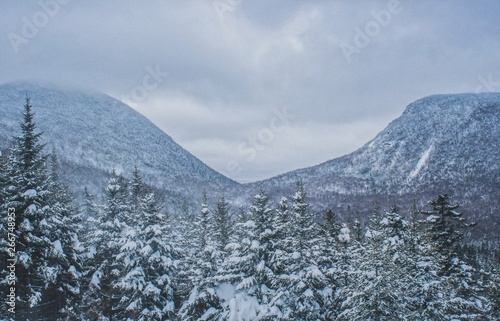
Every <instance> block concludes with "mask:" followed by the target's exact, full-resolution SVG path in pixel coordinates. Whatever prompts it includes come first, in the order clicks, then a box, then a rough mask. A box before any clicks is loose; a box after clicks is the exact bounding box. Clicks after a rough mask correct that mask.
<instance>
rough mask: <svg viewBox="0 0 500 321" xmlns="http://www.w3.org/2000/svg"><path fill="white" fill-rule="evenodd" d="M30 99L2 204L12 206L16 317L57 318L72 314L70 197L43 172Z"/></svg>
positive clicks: (74, 265) (74, 267) (74, 243)
mask: <svg viewBox="0 0 500 321" xmlns="http://www.w3.org/2000/svg"><path fill="white" fill-rule="evenodd" d="M33 117H34V114H33V112H32V106H31V104H30V99H29V98H28V97H27V98H26V104H25V105H24V112H23V122H22V123H21V135H20V136H18V137H16V138H15V146H14V147H13V148H12V149H11V153H10V155H9V159H8V165H7V173H8V179H7V184H8V186H9V188H8V189H7V195H6V197H5V203H4V204H3V206H4V207H5V208H13V209H14V210H15V223H16V224H15V228H13V230H12V233H13V234H14V235H15V236H16V237H15V245H16V252H17V253H16V257H17V265H16V277H17V282H16V290H17V293H16V295H17V298H18V301H17V306H16V318H17V319H19V320H28V319H31V320H34V319H37V320H61V319H66V318H71V317H72V315H74V313H75V312H74V309H73V305H74V302H75V301H74V298H75V296H76V295H77V294H78V293H79V277H80V272H79V269H80V266H79V256H78V253H77V251H76V250H75V248H77V247H78V237H77V232H78V219H77V217H76V216H75V215H76V211H75V207H74V206H73V205H72V204H71V196H70V194H69V192H68V191H67V189H65V188H63V187H62V184H60V182H59V181H58V179H57V171H56V168H57V167H56V163H55V162H54V168H53V169H52V173H51V175H50V176H49V175H48V173H47V168H46V162H47V155H44V154H43V147H44V145H42V144H40V142H39V141H40V137H41V135H42V134H41V133H37V132H36V124H35V123H34V121H33Z"/></svg>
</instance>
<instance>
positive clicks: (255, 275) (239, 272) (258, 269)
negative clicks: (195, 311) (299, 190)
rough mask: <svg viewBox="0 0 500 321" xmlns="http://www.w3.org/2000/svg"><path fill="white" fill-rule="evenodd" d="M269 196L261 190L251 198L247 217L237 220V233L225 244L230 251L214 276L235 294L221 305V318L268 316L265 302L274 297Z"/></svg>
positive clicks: (243, 318) (271, 213)
mask: <svg viewBox="0 0 500 321" xmlns="http://www.w3.org/2000/svg"><path fill="white" fill-rule="evenodd" d="M268 200H269V198H268V196H267V195H266V194H265V193H264V192H263V191H262V190H261V191H260V192H259V193H258V194H257V195H255V197H254V198H253V204H252V206H251V207H250V219H249V220H248V221H247V222H245V223H239V224H238V227H237V229H236V231H237V235H236V237H235V238H234V239H233V240H232V242H231V243H229V244H228V245H227V246H226V249H228V250H229V255H228V257H227V258H226V260H224V263H223V265H222V266H221V268H220V269H219V271H218V275H217V276H216V277H215V280H216V281H217V282H219V283H221V284H228V285H231V286H233V287H234V291H235V292H234V296H233V298H231V299H230V300H229V302H228V304H227V305H226V306H223V309H224V310H223V312H222V314H221V319H222V320H245V319H248V320H252V319H255V318H257V317H259V319H263V318H265V317H270V315H272V314H274V313H276V311H274V310H273V311H268V309H267V307H266V305H267V304H268V303H269V302H270V299H271V298H272V297H273V290H272V278H273V275H272V269H271V262H270V260H271V257H272V256H273V255H272V250H270V249H271V247H272V243H271V242H270V240H271V239H272V234H273V231H272V230H271V222H272V221H273V218H272V215H273V210H272V209H271V207H270V206H269V205H268Z"/></svg>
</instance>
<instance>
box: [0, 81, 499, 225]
mask: <svg viewBox="0 0 500 321" xmlns="http://www.w3.org/2000/svg"><path fill="white" fill-rule="evenodd" d="M26 95H28V96H30V97H31V99H32V105H33V110H34V112H35V121H36V123H37V124H38V127H39V129H40V130H41V131H43V132H44V135H43V139H44V140H45V142H47V144H48V146H47V149H46V152H50V151H51V149H52V148H54V149H55V150H56V152H57V154H58V156H59V159H60V161H61V162H62V166H61V170H62V175H61V176H62V177H63V179H65V181H66V182H67V183H68V184H69V185H70V187H71V188H72V190H73V191H75V192H76V193H79V192H80V191H81V190H82V189H83V187H84V186H87V187H89V188H91V189H92V190H94V191H95V192H99V191H100V190H101V189H102V188H103V187H104V186H105V183H106V180H107V177H108V176H109V172H110V171H111V170H112V169H113V168H115V169H116V170H117V171H119V172H123V173H124V174H125V175H127V176H130V174H131V173H132V170H133V168H134V166H138V167H139V168H140V170H141V172H142V174H143V176H145V180H146V181H147V182H149V183H150V184H152V185H154V186H157V187H158V188H160V189H163V190H165V191H166V192H167V195H171V196H174V197H171V199H176V200H177V203H178V202H179V201H178V200H179V199H183V198H184V197H185V198H186V199H187V200H188V202H190V203H192V202H195V201H196V202H197V201H198V200H199V197H200V194H201V191H202V190H203V189H206V190H207V192H209V194H210V195H209V196H210V197H217V196H220V195H222V194H226V196H227V199H228V200H230V201H233V204H234V206H233V208H234V209H235V211H236V207H237V206H238V204H243V203H246V202H248V201H249V200H250V199H251V196H252V195H254V194H255V193H256V192H257V191H258V189H259V188H261V187H263V188H264V189H265V190H266V191H267V192H269V193H270V194H271V195H272V196H275V197H276V198H277V197H281V196H283V195H284V196H287V195H291V194H292V193H293V190H294V188H295V183H296V182H297V181H298V180H302V181H303V183H304V185H305V187H306V190H307V192H308V197H309V202H310V203H311V204H312V206H313V208H314V209H315V210H323V209H325V208H333V209H335V210H337V211H338V212H339V214H340V215H350V213H352V212H350V211H352V210H353V209H359V210H361V211H368V210H369V208H370V206H371V202H372V201H373V200H374V199H378V200H379V201H381V203H382V205H383V206H388V204H390V203H391V202H398V204H400V205H405V204H407V203H408V202H409V201H410V200H411V199H414V198H415V199H417V200H421V201H422V200H426V199H429V198H431V197H433V196H434V195H436V194H437V193H442V192H446V193H449V194H450V195H451V196H452V197H453V199H456V200H457V201H459V202H460V203H461V204H462V206H463V207H464V208H465V210H467V211H468V212H470V211H471V210H472V209H474V211H475V216H476V218H477V217H481V218H482V219H486V218H487V217H490V216H491V217H495V219H496V221H497V223H500V215H498V209H499V208H500V205H499V203H500V202H499V200H500V195H499V190H500V146H499V145H500V144H499V138H500V126H499V124H500V94H499V93H484V94H459V95H436V96H430V97H426V98H423V99H420V100H418V101H416V102H414V103H412V104H410V105H409V106H408V107H407V108H406V110H405V111H404V113H403V115H402V116H401V117H399V118H397V119H396V120H394V121H393V122H392V123H390V124H389V125H388V126H387V128H386V129H384V130H383V131H382V132H381V133H380V134H378V135H377V136H376V137H375V138H374V139H373V140H371V141H370V142H368V143H367V144H366V145H364V146H363V147H361V148H360V149H358V150H357V151H355V152H353V153H351V154H349V155H345V156H343V157H340V158H336V159H333V160H330V161H327V162H325V163H322V164H320V165H317V166H313V167H309V168H304V169H299V170H296V171H292V172H289V173H285V174H282V175H279V176H276V177H273V178H270V179H268V180H264V181H260V182H256V183H250V184H244V185H242V184H238V183H236V182H234V181H232V180H230V179H229V178H227V177H225V176H223V175H222V174H219V173H217V172H216V171H214V170H213V169H211V168H209V167H208V166H207V165H205V164H204V163H203V162H202V161H200V160H199V159H197V158H196V157H194V156H193V155H191V154H190V153H189V152H187V151H186V150H184V149H183V148H182V147H181V146H179V145H178V144H177V143H175V142H174V141H173V140H172V138H170V137H169V136H168V135H167V134H165V133H164V132H163V131H162V130H160V129H159V128H158V127H156V126H155V125H154V124H153V123H151V122H150V121H149V120H148V119H146V118H145V117H143V116H142V115H140V114H139V113H137V112H136V111H134V110H133V109H132V108H130V107H128V106H127V105H125V104H123V103H122V102H120V101H118V100H116V99H114V98H111V97H109V96H107V95H104V94H101V93H91V92H86V91H80V90H68V89H57V88H54V87H51V86H44V85H38V84H32V83H31V84H30V83H10V84H4V85H1V86H0V124H1V126H0V149H5V148H7V146H8V145H9V143H10V142H11V137H12V135H13V134H18V133H19V128H18V127H19V126H18V124H19V122H20V120H21V118H20V117H21V110H22V106H23V104H24V99H25V97H26ZM179 196H180V197H179ZM174 203H175V202H174Z"/></svg>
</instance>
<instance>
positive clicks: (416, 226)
mask: <svg viewBox="0 0 500 321" xmlns="http://www.w3.org/2000/svg"><path fill="white" fill-rule="evenodd" d="M419 215H420V211H419V209H418V208H417V205H416V202H415V201H413V203H412V205H411V207H410V209H409V220H408V221H407V222H406V223H405V225H406V228H405V230H404V234H403V243H402V244H401V243H400V245H401V246H400V247H399V248H398V250H399V252H398V255H399V257H398V261H397V263H398V267H399V269H400V271H401V273H400V275H401V278H400V279H399V280H398V282H399V284H400V287H401V289H403V290H404V291H403V292H402V294H403V296H402V299H403V300H404V304H405V307H406V309H405V311H406V318H407V320H415V321H417V320H447V319H448V316H447V314H446V309H445V305H446V302H445V300H443V298H444V296H445V293H446V291H445V289H444V288H443V284H442V282H441V278H440V277H439V276H438V271H439V265H438V264H437V261H438V260H436V257H434V256H433V255H432V252H431V244H430V243H429V239H428V238H427V237H425V235H423V234H422V231H421V223H420V222H419V220H418V216H419ZM397 243H399V242H397Z"/></svg>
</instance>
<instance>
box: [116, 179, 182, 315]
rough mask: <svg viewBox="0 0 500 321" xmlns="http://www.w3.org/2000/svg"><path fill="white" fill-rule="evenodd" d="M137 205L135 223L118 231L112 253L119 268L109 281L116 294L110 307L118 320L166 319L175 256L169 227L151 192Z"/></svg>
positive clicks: (169, 312) (171, 307)
mask: <svg viewBox="0 0 500 321" xmlns="http://www.w3.org/2000/svg"><path fill="white" fill-rule="evenodd" d="M135 178H137V177H135ZM131 194H132V193H131ZM131 196H132V197H134V195H133V194H132V195H131ZM132 201H133V200H132ZM137 206H138V208H139V209H138V217H136V218H137V225H135V226H128V227H125V229H124V230H123V231H122V237H121V238H122V240H121V241H120V245H121V247H120V248H119V253H118V254H117V255H116V261H117V262H118V265H119V266H120V267H122V269H121V270H119V271H118V275H117V277H116V279H115V280H114V281H113V289H114V290H115V291H117V293H119V295H120V300H119V302H117V303H116V306H114V307H113V308H114V309H115V310H116V311H117V315H116V317H117V318H118V319H120V320H138V321H146V320H169V319H171V318H172V317H173V315H174V308H175V305H174V290H173V275H174V273H175V267H176V265H177V258H178V254H177V251H176V249H175V248H174V247H173V246H172V242H171V241H172V239H171V238H172V236H171V234H172V231H171V230H170V229H169V225H168V222H167V221H166V220H165V215H163V214H162V213H161V209H162V207H163V205H162V204H161V203H160V202H159V201H158V199H157V197H156V195H155V194H154V193H147V194H145V195H144V196H142V197H141V198H140V199H139V200H138V204H137Z"/></svg>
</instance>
